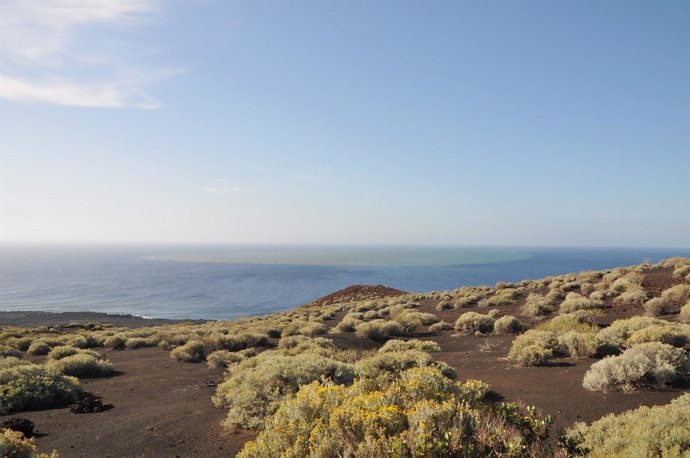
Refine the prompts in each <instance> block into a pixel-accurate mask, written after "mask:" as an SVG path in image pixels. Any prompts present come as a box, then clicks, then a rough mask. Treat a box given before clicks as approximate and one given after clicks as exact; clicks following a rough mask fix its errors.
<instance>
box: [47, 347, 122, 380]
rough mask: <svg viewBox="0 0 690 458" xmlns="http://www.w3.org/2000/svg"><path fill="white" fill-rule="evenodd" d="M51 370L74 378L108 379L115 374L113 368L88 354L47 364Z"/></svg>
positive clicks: (72, 356)
mask: <svg viewBox="0 0 690 458" xmlns="http://www.w3.org/2000/svg"><path fill="white" fill-rule="evenodd" d="M47 366H48V367H49V368H51V369H55V370H56V371H58V372H62V373H63V374H65V375H71V376H74V377H107V376H109V375H112V374H113V372H114V371H113V366H112V365H111V364H110V363H109V362H108V361H104V360H101V359H98V358H96V357H94V356H93V355H90V354H87V353H78V354H76V355H71V356H65V357H64V358H60V359H58V360H52V361H49V362H48V363H47Z"/></svg>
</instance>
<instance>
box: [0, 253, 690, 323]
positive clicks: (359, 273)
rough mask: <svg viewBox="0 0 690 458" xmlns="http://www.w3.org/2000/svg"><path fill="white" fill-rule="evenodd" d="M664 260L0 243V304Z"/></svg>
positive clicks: (300, 292) (184, 305)
mask: <svg viewBox="0 0 690 458" xmlns="http://www.w3.org/2000/svg"><path fill="white" fill-rule="evenodd" d="M671 256H688V257H690V249H687V248H685V249H659V248H653V249H644V248H634V249H633V248H631V249H619V248H616V249H610V248H586V249H585V248H577V249H576V248H476V247H472V248H462V247H450V248H442V247H427V248H409V247H404V248H403V247H347V248H345V247H268V246H264V247H228V246H222V247H219V246H205V247H198V246H196V247H186V246H78V247H77V246H1V247H0V310H43V311H54V312H63V311H96V312H109V313H131V314H134V315H141V316H146V317H151V318H206V319H223V318H232V317H236V316H243V315H258V314H263V313H269V312H273V311H279V310H285V309H289V308H292V307H295V306H297V305H300V304H304V303H307V302H309V301H311V300H313V299H316V298H318V297H321V296H324V295H326V294H329V293H331V292H333V291H336V290H338V289H341V288H344V287H346V286H350V285H353V284H372V285H373V284H383V285H386V286H391V287H394V288H399V289H403V290H406V291H415V292H423V291H432V290H447V289H453V288H458V287H460V286H466V285H482V284H486V285H493V284H495V283H496V282H497V281H519V280H522V279H526V278H539V277H543V276H546V275H552V274H561V273H567V272H578V271H581V270H591V269H606V268H611V267H616V266H621V265H630V264H639V263H640V262H642V261H643V260H644V259H645V258H650V259H651V260H652V261H654V262H656V261H658V260H660V259H663V258H667V257H671Z"/></svg>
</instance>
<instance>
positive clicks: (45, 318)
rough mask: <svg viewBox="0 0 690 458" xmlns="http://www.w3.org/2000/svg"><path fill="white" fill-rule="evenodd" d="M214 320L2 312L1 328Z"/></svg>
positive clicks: (119, 325)
mask: <svg viewBox="0 0 690 458" xmlns="http://www.w3.org/2000/svg"><path fill="white" fill-rule="evenodd" d="M208 321H212V320H193V319H184V320H174V319H166V318H145V317H142V316H137V315H131V314H111V313H103V312H42V311H0V326H17V327H36V326H64V325H67V324H70V323H80V324H84V323H89V322H97V323H101V324H112V325H114V326H118V327H128V328H143V327H147V326H157V325H162V324H178V323H188V324H201V323H206V322H208Z"/></svg>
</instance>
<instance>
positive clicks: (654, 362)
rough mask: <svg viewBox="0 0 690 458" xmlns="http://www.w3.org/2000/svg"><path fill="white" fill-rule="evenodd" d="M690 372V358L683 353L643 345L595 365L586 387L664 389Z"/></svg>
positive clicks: (585, 382)
mask: <svg viewBox="0 0 690 458" xmlns="http://www.w3.org/2000/svg"><path fill="white" fill-rule="evenodd" d="M688 369H690V367H689V366H688V357H687V355H686V354H685V351H684V350H683V349H681V348H675V347H672V346H670V345H667V344H663V343H659V342H652V343H643V344H639V345H635V346H634V347H632V348H629V349H628V350H626V351H624V352H623V353H622V354H621V355H620V356H610V357H608V358H604V359H602V360H601V361H597V362H596V363H594V364H592V367H590V368H589V370H588V371H587V373H586V374H585V377H584V380H583V382H582V386H584V387H585V388H586V389H588V390H590V391H611V390H619V389H622V390H626V391H627V390H631V389H633V388H636V387H645V386H649V387H662V386H665V385H667V384H669V383H671V382H673V381H675V380H676V379H677V378H678V377H680V376H682V375H684V374H685V373H686V372H687V371H688Z"/></svg>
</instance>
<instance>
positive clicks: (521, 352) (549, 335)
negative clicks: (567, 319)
mask: <svg viewBox="0 0 690 458" xmlns="http://www.w3.org/2000/svg"><path fill="white" fill-rule="evenodd" d="M560 351H561V350H560V345H559V343H558V337H557V336H556V334H555V333H553V332H551V331H538V330H534V329H532V330H529V331H527V332H526V333H524V334H522V335H519V336H517V337H516V338H515V340H513V344H512V346H511V347H510V351H509V352H508V359H509V360H511V361H513V362H515V363H517V364H518V365H520V366H539V365H542V364H545V363H546V362H547V361H548V360H549V359H551V358H553V357H555V356H556V355H558V354H559V353H560Z"/></svg>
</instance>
